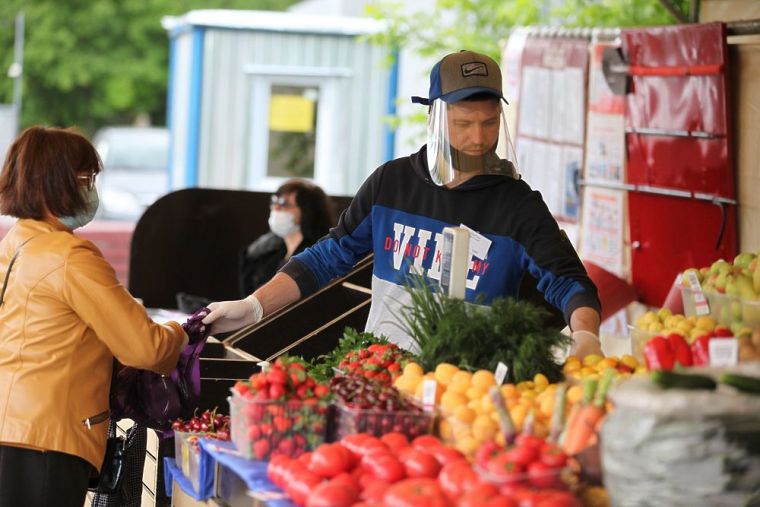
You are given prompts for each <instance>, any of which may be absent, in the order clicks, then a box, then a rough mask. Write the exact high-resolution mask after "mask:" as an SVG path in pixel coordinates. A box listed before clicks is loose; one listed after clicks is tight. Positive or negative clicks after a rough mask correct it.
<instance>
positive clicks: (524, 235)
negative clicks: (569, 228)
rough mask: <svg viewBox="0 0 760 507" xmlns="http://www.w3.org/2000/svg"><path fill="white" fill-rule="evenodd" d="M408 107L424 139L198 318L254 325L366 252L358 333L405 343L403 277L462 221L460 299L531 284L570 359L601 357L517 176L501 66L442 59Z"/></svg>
mask: <svg viewBox="0 0 760 507" xmlns="http://www.w3.org/2000/svg"><path fill="white" fill-rule="evenodd" d="M412 100H413V101H414V102H417V103H420V104H424V105H427V106H428V107H429V112H430V118H429V121H428V133H427V144H425V145H424V146H422V147H421V148H420V149H419V151H417V152H415V153H412V154H410V155H408V156H404V157H399V158H396V159H394V160H390V161H388V162H386V163H384V164H382V165H381V166H380V167H378V168H377V169H375V170H374V171H373V172H372V174H370V175H369V177H368V178H367V179H366V181H365V182H364V183H363V184H362V186H361V188H360V189H359V190H358V191H357V193H356V195H355V196H354V199H353V200H352V202H351V204H350V206H349V207H348V209H347V210H346V211H345V212H344V213H343V214H342V215H341V217H340V220H339V221H338V225H337V226H336V227H334V228H333V229H331V230H330V234H329V235H327V236H325V237H324V238H323V239H322V240H320V241H319V242H317V243H316V244H314V245H313V246H311V247H309V248H307V249H306V250H305V251H303V252H301V253H300V254H298V255H295V256H293V257H291V259H290V260H289V261H288V263H287V264H286V265H285V266H284V267H283V268H282V269H281V270H280V271H279V272H278V273H277V274H276V275H275V276H274V278H272V280H271V281H270V282H269V283H267V284H266V285H264V286H262V287H260V288H259V289H257V290H256V291H255V292H254V293H253V294H251V295H249V296H248V297H246V298H245V299H242V300H238V301H223V302H219V303H211V304H210V305H208V308H209V309H210V310H211V313H209V315H208V316H207V317H206V318H205V319H204V320H203V323H204V324H209V325H211V330H212V332H213V333H216V332H225V331H231V330H234V329H239V328H241V327H243V326H247V325H251V324H254V323H256V322H258V321H259V320H260V319H262V318H266V316H268V315H270V314H271V313H273V312H275V311H277V310H278V309H280V308H282V307H283V306H285V305H287V304H290V303H292V302H294V301H296V300H298V299H300V298H302V297H306V296H309V295H310V294H312V293H314V292H315V291H316V290H318V289H319V288H320V287H323V286H325V285H326V284H327V283H328V282H330V280H332V279H334V278H336V277H338V276H343V275H345V274H346V273H348V272H349V270H350V269H351V268H352V267H353V266H354V265H355V264H356V263H357V262H358V261H359V260H361V259H363V258H364V257H365V256H366V255H367V254H369V253H372V254H374V259H373V271H372V304H371V306H370V311H369V317H368V318H367V327H366V329H367V330H368V331H371V332H373V333H375V334H376V335H385V336H386V337H388V338H389V339H390V340H391V341H393V342H394V343H396V344H398V345H399V346H401V347H406V348H413V345H414V344H413V340H412V337H411V335H410V331H409V330H408V329H406V328H405V327H404V324H403V321H402V320H401V319H402V317H401V315H402V314H403V308H404V306H405V305H408V304H410V301H411V299H410V295H409V293H408V291H407V287H408V286H409V285H410V284H411V277H414V276H418V275H419V274H422V275H423V276H424V277H425V278H426V279H427V280H428V281H429V282H430V283H431V286H435V283H436V282H437V281H439V280H440V279H441V277H442V272H443V269H444V268H443V262H442V258H443V253H442V252H443V243H444V241H443V229H444V228H446V227H452V226H453V227H457V226H460V225H463V226H466V227H467V228H468V229H469V230H470V231H471V232H470V238H471V243H470V255H469V257H470V258H469V260H468V265H467V281H466V290H465V295H464V298H465V300H466V301H469V302H472V303H477V304H483V305H490V304H491V302H492V301H493V300H494V299H496V298H500V297H504V296H511V297H522V294H521V293H520V291H521V289H520V287H521V280H523V279H525V277H530V278H532V279H533V283H534V284H536V287H537V288H538V290H539V291H540V292H541V293H542V295H543V297H544V300H545V301H546V302H547V303H548V304H549V305H551V306H552V307H554V309H555V310H556V311H557V312H561V315H562V317H564V320H565V323H567V324H568V325H569V326H570V328H571V329H572V330H573V334H572V347H571V350H570V352H572V353H573V354H575V355H577V356H578V357H583V356H586V355H588V354H599V353H601V349H600V344H599V339H598V338H597V334H598V332H599V320H600V314H601V312H600V304H599V298H598V296H597V292H596V287H595V286H594V284H593V282H592V281H591V280H590V279H589V277H588V275H587V274H586V271H585V269H584V267H583V263H582V262H581V261H580V259H579V258H578V256H577V254H576V253H575V251H574V250H573V247H572V245H571V244H570V242H569V241H568V240H567V238H566V236H563V234H562V232H561V231H560V230H559V228H558V227H557V222H556V221H555V220H554V218H553V217H552V215H551V213H549V210H548V208H547V207H546V204H544V202H543V200H542V199H541V195H540V194H539V193H538V192H535V191H533V190H532V189H531V188H530V187H529V186H528V184H527V183H526V182H525V181H522V180H521V179H520V178H519V177H518V176H517V170H516V167H517V166H516V163H515V161H516V159H515V154H514V150H513V149H512V142H511V139H510V137H509V132H508V131H507V122H506V118H505V116H504V111H503V107H504V105H506V101H505V100H504V97H503V95H502V92H501V71H500V70H499V66H498V65H497V64H496V62H495V61H494V60H493V59H491V58H489V57H488V56H486V55H482V54H479V53H475V52H473V51H461V52H457V53H452V54H450V55H447V56H445V57H444V58H443V59H442V60H441V61H440V62H438V63H437V64H436V65H435V67H433V70H432V72H431V73H430V90H429V93H428V97H427V98H420V97H414V98H413V99H412ZM472 238H476V239H475V240H472ZM526 297H527V295H526Z"/></svg>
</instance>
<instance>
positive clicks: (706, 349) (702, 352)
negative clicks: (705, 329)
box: [691, 335, 712, 366]
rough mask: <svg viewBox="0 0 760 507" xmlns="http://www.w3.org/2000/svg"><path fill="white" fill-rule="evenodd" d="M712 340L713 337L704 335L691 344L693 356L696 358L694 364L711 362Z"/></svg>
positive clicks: (700, 364) (699, 364)
mask: <svg viewBox="0 0 760 507" xmlns="http://www.w3.org/2000/svg"><path fill="white" fill-rule="evenodd" d="M710 340H712V337H710V336H707V335H703V336H700V337H699V338H697V339H696V340H694V342H693V343H692V344H691V357H692V359H693V360H694V366H707V365H709V364H710Z"/></svg>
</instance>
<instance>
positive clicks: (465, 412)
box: [454, 405, 478, 424]
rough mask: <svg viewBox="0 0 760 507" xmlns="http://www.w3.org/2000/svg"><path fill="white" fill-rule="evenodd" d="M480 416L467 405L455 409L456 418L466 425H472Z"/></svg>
mask: <svg viewBox="0 0 760 507" xmlns="http://www.w3.org/2000/svg"><path fill="white" fill-rule="evenodd" d="M477 416H478V414H477V413H475V411H474V410H473V409H471V408H470V407H468V406H467V405H460V406H458V407H457V408H455V409H454V418H456V420H457V421H459V422H462V423H464V424H472V421H474V420H475V418H476V417H477Z"/></svg>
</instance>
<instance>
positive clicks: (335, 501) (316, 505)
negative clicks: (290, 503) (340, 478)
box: [306, 481, 359, 507]
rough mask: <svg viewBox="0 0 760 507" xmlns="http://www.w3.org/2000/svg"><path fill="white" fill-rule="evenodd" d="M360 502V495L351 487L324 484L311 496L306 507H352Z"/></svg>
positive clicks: (331, 483) (332, 482)
mask: <svg viewBox="0 0 760 507" xmlns="http://www.w3.org/2000/svg"><path fill="white" fill-rule="evenodd" d="M357 500H359V493H358V492H357V491H356V488H354V487H353V486H351V485H347V484H343V483H336V482H335V481H329V482H323V483H322V484H320V485H319V486H317V487H316V488H315V489H314V491H312V492H311V494H310V495H309V499H308V500H307V501H306V507H351V506H352V505H353V504H354V503H355V502H356V501H357Z"/></svg>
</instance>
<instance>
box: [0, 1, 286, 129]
mask: <svg viewBox="0 0 760 507" xmlns="http://www.w3.org/2000/svg"><path fill="white" fill-rule="evenodd" d="M295 1H296V0H144V1H142V2H134V1H129V0H34V2H28V1H25V0H3V1H2V2H0V69H1V70H2V73H0V102H11V101H12V95H13V92H12V90H13V82H12V80H11V79H9V78H7V77H6V75H5V73H6V70H7V69H8V67H9V66H10V64H11V62H12V61H13V41H14V29H13V28H14V27H13V20H14V17H15V15H16V13H17V12H19V11H20V10H22V9H23V11H24V14H25V17H26V23H25V25H26V30H25V31H26V34H25V39H26V40H25V45H24V75H23V92H22V97H23V99H22V102H23V106H22V115H21V126H22V127H23V126H28V125H33V124H47V125H60V126H69V125H77V126H78V127H80V128H81V129H82V130H84V131H85V132H87V133H90V134H92V133H93V132H94V131H95V130H96V129H97V128H98V127H100V126H102V125H106V124H119V123H131V122H133V121H134V119H135V118H136V117H137V116H144V115H147V116H148V117H149V118H150V120H151V122H152V123H154V124H164V123H165V115H166V86H167V75H168V50H169V42H168V37H167V33H166V31H165V30H164V28H163V27H162V26H161V18H162V17H163V16H168V15H181V14H184V13H185V12H187V11H189V10H192V9H200V8H203V9H221V8H224V9H257V10H282V9H284V8H286V7H287V6H289V5H290V4H292V3H295Z"/></svg>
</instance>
